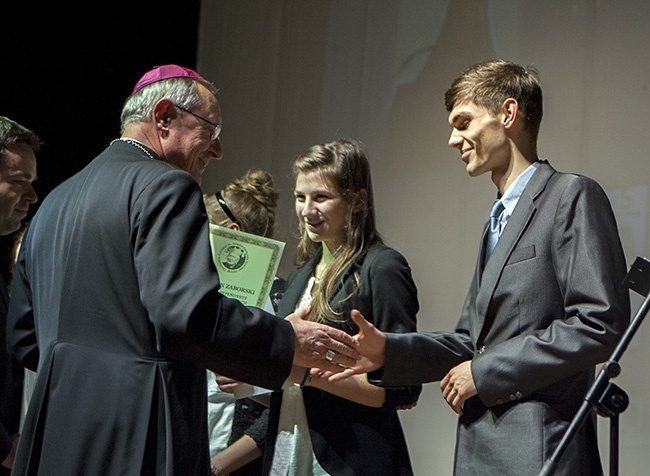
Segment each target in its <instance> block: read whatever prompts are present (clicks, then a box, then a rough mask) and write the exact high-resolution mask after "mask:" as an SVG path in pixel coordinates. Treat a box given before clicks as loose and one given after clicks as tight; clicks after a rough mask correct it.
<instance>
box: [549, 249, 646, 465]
mask: <svg viewBox="0 0 650 476" xmlns="http://www.w3.org/2000/svg"><path fill="white" fill-rule="evenodd" d="M624 283H625V284H626V285H627V287H628V288H629V289H631V290H633V291H635V292H637V293H639V294H640V295H642V296H644V297H645V300H644V301H643V304H641V307H640V308H639V310H638V311H637V313H636V316H635V317H634V319H633V320H632V322H630V325H629V326H628V328H627V330H626V331H625V333H624V334H623V337H621V341H620V342H619V343H618V345H617V346H616V348H615V349H614V352H612V355H611V356H610V358H609V360H608V361H607V362H606V363H605V364H604V365H603V367H602V368H601V370H600V372H599V374H598V376H597V378H596V380H595V381H594V383H593V384H592V386H591V388H590V389H589V391H588V392H587V395H586V396H585V400H584V401H583V403H582V406H581V407H580V408H579V409H578V412H577V413H576V415H575V417H574V418H573V420H572V421H571V424H570V425H569V426H568V428H567V429H566V431H565V433H564V436H563V437H562V440H560V444H559V445H558V446H557V448H555V451H554V452H553V454H552V455H551V457H550V458H549V459H547V460H546V463H545V464H544V467H543V468H542V471H541V472H540V473H539V476H550V475H552V474H553V473H554V472H555V470H556V468H557V465H558V462H559V461H560V458H561V457H562V455H563V454H564V451H565V450H566V449H567V447H568V446H569V443H570V442H571V439H572V438H573V437H574V436H575V434H576V433H577V431H578V429H579V428H580V426H581V425H582V423H583V422H584V420H585V418H587V416H588V415H589V413H590V410H591V407H594V408H595V409H596V412H597V413H598V414H599V415H600V416H603V417H608V418H610V436H609V438H610V448H609V451H610V459H609V471H610V473H609V475H610V476H618V436H619V431H618V430H619V428H618V423H619V414H620V413H621V412H623V411H624V410H625V409H626V408H627V406H628V403H629V401H630V400H629V397H628V395H627V394H626V393H625V391H624V390H623V389H621V388H620V387H619V386H618V385H616V384H613V383H611V382H610V381H609V379H611V378H614V377H616V376H617V375H618V374H619V373H620V372H621V366H620V365H619V363H618V361H619V360H620V358H621V356H622V355H623V352H625V349H627V346H628V345H629V343H630V342H631V341H632V338H633V337H634V334H635V333H636V331H637V330H638V328H639V326H640V325H641V322H643V319H644V318H645V316H646V314H647V313H648V310H650V295H648V292H649V291H650V260H648V259H647V258H642V257H640V256H637V258H636V260H635V261H634V264H632V266H631V268H630V271H629V272H628V273H627V276H626V277H625V281H624Z"/></svg>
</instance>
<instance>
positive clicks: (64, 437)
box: [7, 141, 294, 476]
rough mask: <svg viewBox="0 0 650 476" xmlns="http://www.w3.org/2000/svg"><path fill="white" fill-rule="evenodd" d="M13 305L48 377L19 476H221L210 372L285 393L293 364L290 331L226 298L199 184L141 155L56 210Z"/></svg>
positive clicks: (126, 151)
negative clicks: (212, 470)
mask: <svg viewBox="0 0 650 476" xmlns="http://www.w3.org/2000/svg"><path fill="white" fill-rule="evenodd" d="M151 154H153V151H151ZM11 291H12V293H11V294H12V295H11V302H10V304H9V315H8V318H7V320H8V324H9V327H8V333H7V340H8V342H9V346H10V348H12V349H13V354H14V356H16V357H17V358H18V360H19V361H20V362H21V363H22V364H24V365H25V366H27V367H28V368H31V369H35V365H36V363H38V377H37V380H36V383H35V386H34V393H33V395H32V399H31V403H30V408H29V412H28V414H27V417H26V419H25V427H24V428H25V431H24V432H23V434H22V436H21V440H20V444H19V446H18V454H17V457H16V463H15V465H14V472H15V473H16V474H36V473H37V472H40V473H41V474H43V473H47V474H54V475H58V474H65V475H69V476H73V475H79V476H81V475H90V474H101V475H103V476H116V475H124V474H138V475H145V474H182V475H188V476H190V475H191V476H205V475H206V474H208V473H209V453H208V438H207V424H206V421H207V415H206V412H207V406H206V395H207V391H206V387H205V386H206V378H205V369H206V368H209V369H210V370H214V371H215V372H219V373H222V374H225V375H229V376H232V377H233V378H236V379H239V380H242V381H246V382H251V383H254V384H256V385H260V386H264V387H267V388H281V386H282V383H283V382H284V380H285V379H286V377H287V375H288V374H289V370H290V368H291V365H292V358H293V348H294V333H293V329H292V328H291V326H290V325H289V323H287V322H286V321H283V320H282V319H278V318H277V317H275V316H272V315H270V314H267V313H264V312H262V311H261V310H256V309H255V308H247V307H245V306H243V305H242V304H241V303H240V302H239V301H236V300H234V299H229V298H226V297H224V296H222V295H221V294H220V293H219V277H218V275H217V270H216V268H215V265H214V262H213V258H212V253H211V250H210V244H209V233H208V222H207V217H206V215H205V208H204V206H203V198H202V193H201V189H200V188H199V186H198V184H197V183H196V181H195V180H194V179H193V178H192V177H191V175H190V174H188V173H187V172H184V171H182V170H180V169H178V168H177V167H175V166H173V165H170V164H168V163H166V162H164V161H162V160H154V159H151V158H149V157H148V156H147V155H145V154H144V153H143V152H142V151H140V150H139V149H138V148H136V147H134V146H133V145H130V144H128V143H125V142H121V141H119V142H115V143H113V145H111V146H110V147H108V148H107V149H106V151H104V152H103V153H102V154H100V155H99V157H97V158H96V159H94V160H93V161H92V162H91V163H90V164H89V165H88V166H86V167H85V168H84V169H83V170H82V171H80V172H79V173H77V174H76V175H74V176H73V177H71V178H69V179H68V180H67V181H65V182H64V183H63V184H61V185H59V186H58V187H57V188H55V189H54V190H53V191H52V192H51V193H50V194H49V195H48V196H47V197H46V198H45V200H44V201H43V203H42V205H41V206H40V208H39V210H38V212H37V213H36V215H35V216H34V218H33V220H31V222H30V226H29V229H28V230H27V233H26V235H25V238H24V240H23V243H22V246H21V250H20V256H19V258H18V263H17V265H16V271H15V274H14V281H13V285H12V290H11ZM252 342H253V343H254V345H252V344H251V343H252ZM62 455H65V456H64V457H62Z"/></svg>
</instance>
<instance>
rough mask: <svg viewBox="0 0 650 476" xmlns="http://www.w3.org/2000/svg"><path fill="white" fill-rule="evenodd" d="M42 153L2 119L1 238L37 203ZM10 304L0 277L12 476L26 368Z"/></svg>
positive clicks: (0, 407) (5, 451)
mask: <svg viewBox="0 0 650 476" xmlns="http://www.w3.org/2000/svg"><path fill="white" fill-rule="evenodd" d="M39 150H40V141H39V139H38V137H37V136H36V134H34V133H33V132H32V131H30V130H29V129H27V128H25V127H23V126H21V125H20V124H18V123H16V122H15V121H12V120H11V119H9V118H7V117H4V116H0V235H9V234H10V233H13V232H15V231H17V230H18V229H19V228H20V225H21V222H22V220H23V219H24V218H25V217H26V216H27V211H28V210H29V206H30V205H31V204H32V203H35V202H36V200H37V197H36V192H35V191H34V187H32V182H33V181H34V180H35V179H36V153H37V152H38V151H39ZM8 302H9V293H8V291H7V286H6V283H5V281H4V279H3V278H2V276H0V345H2V348H0V462H1V468H0V475H2V474H9V473H10V468H11V467H12V465H13V460H14V456H15V453H16V445H17V443H18V426H19V423H20V405H21V398H22V389H23V369H22V367H21V366H20V365H18V364H17V362H16V361H15V360H14V359H12V358H11V356H9V354H7V350H6V348H7V339H6V334H5V327H6V322H7V304H8Z"/></svg>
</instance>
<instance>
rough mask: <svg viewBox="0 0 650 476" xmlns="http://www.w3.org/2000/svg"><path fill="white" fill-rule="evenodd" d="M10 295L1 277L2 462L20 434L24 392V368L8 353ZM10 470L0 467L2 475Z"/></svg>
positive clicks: (0, 447)
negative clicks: (7, 325)
mask: <svg viewBox="0 0 650 476" xmlns="http://www.w3.org/2000/svg"><path fill="white" fill-rule="evenodd" d="M8 302H9V295H8V293H7V286H6V285H5V282H4V279H3V278H2V277H1V276H0V345H2V347H1V348H0V461H3V460H4V459H5V458H6V457H7V455H8V454H9V452H10V451H11V446H12V438H11V437H12V435H15V434H17V433H18V426H19V424H20V408H21V401H22V390H23V373H24V372H23V368H22V367H21V366H20V365H18V363H17V362H16V361H15V360H14V359H12V358H11V356H10V355H9V354H8V353H7V334H6V323H7V304H8ZM5 472H6V473H7V474H8V473H9V470H8V469H7V470H5V468H3V467H0V474H4V473H5Z"/></svg>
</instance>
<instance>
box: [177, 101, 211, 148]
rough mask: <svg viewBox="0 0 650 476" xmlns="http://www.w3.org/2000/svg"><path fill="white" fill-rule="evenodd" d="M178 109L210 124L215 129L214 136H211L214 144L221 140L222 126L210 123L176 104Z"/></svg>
mask: <svg viewBox="0 0 650 476" xmlns="http://www.w3.org/2000/svg"><path fill="white" fill-rule="evenodd" d="M174 106H176V107H177V108H178V109H180V110H181V111H185V112H187V113H188V114H192V115H193V116H194V117H196V118H198V119H201V120H202V121H205V122H207V123H208V124H210V125H211V126H212V127H214V129H213V130H212V134H210V140H211V141H212V142H214V141H215V140H217V139H219V135H221V124H215V123H214V122H212V121H208V120H207V119H206V118H205V117H201V116H199V115H198V114H197V113H195V112H192V111H190V110H189V109H185V108H184V107H183V106H179V105H178V104H174Z"/></svg>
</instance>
